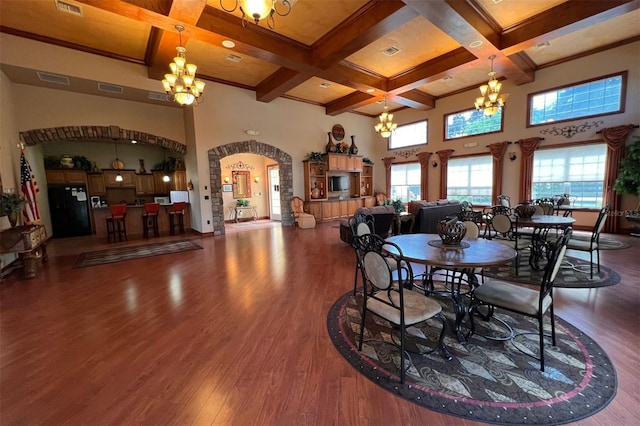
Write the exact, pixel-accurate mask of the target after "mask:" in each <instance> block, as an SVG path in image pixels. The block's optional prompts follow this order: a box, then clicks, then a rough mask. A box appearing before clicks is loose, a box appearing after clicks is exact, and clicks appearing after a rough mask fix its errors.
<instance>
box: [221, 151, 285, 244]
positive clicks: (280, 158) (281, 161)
mask: <svg viewBox="0 0 640 426" xmlns="http://www.w3.org/2000/svg"><path fill="white" fill-rule="evenodd" d="M234 154H258V155H263V156H265V157H267V158H270V159H272V160H275V161H276V162H278V165H279V166H280V204H281V206H282V224H283V225H292V224H293V218H292V216H291V205H290V204H289V200H291V198H292V197H293V167H292V164H291V155H289V154H287V153H286V152H284V151H282V150H281V149H280V148H276V147H275V146H272V145H268V144H265V143H262V142H258V141H255V140H250V141H242V142H232V143H229V144H226V145H220V146H217V147H215V148H212V149H210V150H209V177H210V179H211V181H210V185H211V213H212V216H213V233H214V235H224V233H225V231H224V206H223V205H222V170H221V167H220V159H222V158H224V157H227V156H229V155H234Z"/></svg>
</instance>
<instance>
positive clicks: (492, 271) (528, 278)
mask: <svg viewBox="0 0 640 426" xmlns="http://www.w3.org/2000/svg"><path fill="white" fill-rule="evenodd" d="M544 264H545V263H544V261H541V262H540V266H544ZM590 265H591V264H590V262H589V261H588V260H582V259H578V258H575V257H571V256H565V258H564V261H563V263H562V267H561V269H560V271H559V272H558V274H557V275H556V279H555V281H554V282H553V286H554V287H564V288H595V287H607V286H610V285H615V284H618V283H619V282H620V280H621V278H620V274H618V273H617V272H616V271H614V270H613V269H611V268H607V267H606V266H604V265H602V264H601V265H600V272H599V273H598V266H597V264H594V265H593V279H591V274H590ZM543 273H544V270H543V269H541V270H539V271H536V270H533V269H531V267H530V266H529V254H528V252H524V253H523V254H522V255H521V259H520V268H519V270H518V275H516V271H515V268H514V267H513V266H512V265H511V263H508V264H506V265H501V266H494V267H490V268H485V269H484V276H485V277H490V278H497V279H499V280H504V281H516V282H519V283H522V284H531V285H538V286H539V285H540V282H541V281H542V274H543Z"/></svg>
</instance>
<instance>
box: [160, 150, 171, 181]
mask: <svg viewBox="0 0 640 426" xmlns="http://www.w3.org/2000/svg"><path fill="white" fill-rule="evenodd" d="M165 154H166V150H165V149H164V148H163V149H162V169H163V170H164V176H162V181H163V182H169V181H170V180H171V178H170V177H169V173H167V157H166V155H165Z"/></svg>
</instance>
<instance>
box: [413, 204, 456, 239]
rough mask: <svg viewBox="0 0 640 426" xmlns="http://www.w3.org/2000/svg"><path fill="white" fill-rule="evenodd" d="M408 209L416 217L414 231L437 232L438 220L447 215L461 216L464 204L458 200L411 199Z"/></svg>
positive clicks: (422, 232)
mask: <svg viewBox="0 0 640 426" xmlns="http://www.w3.org/2000/svg"><path fill="white" fill-rule="evenodd" d="M408 210H409V212H410V213H413V214H414V215H415V217H416V222H415V224H414V225H413V232H414V233H420V234H435V233H436V225H437V224H438V222H439V221H440V220H442V219H444V218H445V217H446V216H450V215H458V216H459V215H460V213H461V212H462V205H461V204H460V201H457V200H438V201H411V202H410V203H409V208H408Z"/></svg>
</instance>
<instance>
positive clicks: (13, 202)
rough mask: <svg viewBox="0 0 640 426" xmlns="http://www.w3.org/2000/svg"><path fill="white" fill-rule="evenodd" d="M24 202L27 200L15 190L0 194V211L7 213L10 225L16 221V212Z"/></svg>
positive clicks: (18, 211)
mask: <svg viewBox="0 0 640 426" xmlns="http://www.w3.org/2000/svg"><path fill="white" fill-rule="evenodd" d="M26 203H27V200H25V199H24V198H23V197H22V196H21V195H19V194H17V193H15V192H3V193H2V195H0V211H1V212H3V213H5V214H6V215H7V218H8V219H9V223H10V224H11V227H14V226H16V224H17V223H18V214H19V213H20V211H21V210H22V207H23V206H24V205H25V204H26Z"/></svg>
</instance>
